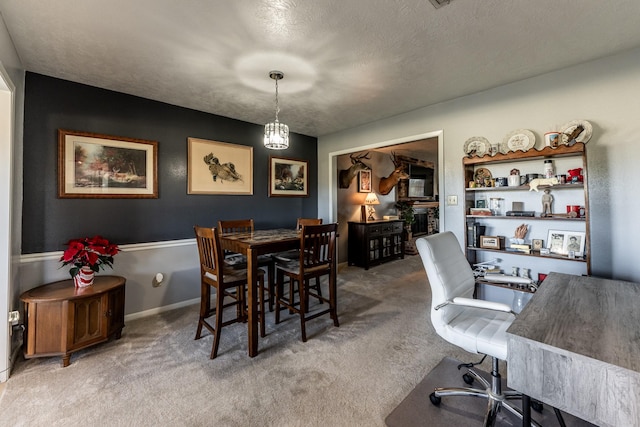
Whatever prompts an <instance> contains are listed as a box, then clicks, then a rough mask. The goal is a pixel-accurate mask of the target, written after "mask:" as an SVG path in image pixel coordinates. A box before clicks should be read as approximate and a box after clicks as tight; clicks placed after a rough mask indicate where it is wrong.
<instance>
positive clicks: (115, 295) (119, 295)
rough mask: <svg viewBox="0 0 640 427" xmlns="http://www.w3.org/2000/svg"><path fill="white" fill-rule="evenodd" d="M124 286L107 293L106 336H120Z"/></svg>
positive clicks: (122, 321)
mask: <svg viewBox="0 0 640 427" xmlns="http://www.w3.org/2000/svg"><path fill="white" fill-rule="evenodd" d="M124 295H125V292H124V286H120V287H118V288H116V289H113V290H112V291H110V292H109V302H108V305H109V306H108V309H107V336H110V335H111V334H113V333H117V334H118V335H119V334H120V330H121V329H122V328H123V327H124Z"/></svg>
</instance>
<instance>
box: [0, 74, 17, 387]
mask: <svg viewBox="0 0 640 427" xmlns="http://www.w3.org/2000/svg"><path fill="white" fill-rule="evenodd" d="M14 126H15V86H14V84H13V82H12V81H11V79H10V78H9V75H8V73H7V72H6V70H5V68H4V66H3V65H2V63H0V159H2V160H0V319H4V321H2V322H1V323H4V324H3V325H1V326H0V383H2V382H6V381H7V380H8V379H9V373H10V371H11V328H12V325H11V324H10V323H9V321H8V316H9V311H10V310H11V306H12V304H13V291H12V286H11V278H12V263H11V258H12V257H11V253H12V245H13V243H12V242H13V237H14V235H13V230H12V228H13V227H12V226H11V225H12V210H13V203H12V201H13V193H12V192H13V182H14V181H13V161H14V155H15V154H14V149H13V147H14V141H13V138H14V135H15V132H14ZM5 322H6V323H5Z"/></svg>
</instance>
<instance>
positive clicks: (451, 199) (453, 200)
mask: <svg viewBox="0 0 640 427" xmlns="http://www.w3.org/2000/svg"><path fill="white" fill-rule="evenodd" d="M457 205H458V196H447V206H457Z"/></svg>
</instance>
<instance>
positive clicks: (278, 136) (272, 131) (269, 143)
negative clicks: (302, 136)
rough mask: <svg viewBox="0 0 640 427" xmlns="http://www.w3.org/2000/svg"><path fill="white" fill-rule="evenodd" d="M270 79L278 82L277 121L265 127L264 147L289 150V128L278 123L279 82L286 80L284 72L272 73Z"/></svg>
mask: <svg viewBox="0 0 640 427" xmlns="http://www.w3.org/2000/svg"><path fill="white" fill-rule="evenodd" d="M269 77H271V78H272V79H273V80H275V81H276V120H275V121H274V122H271V123H267V124H266V125H264V146H265V147H267V148H269V149H271V150H284V149H285V148H289V126H287V125H285V124H284V123H280V122H279V121H278V113H279V112H280V107H279V106H278V80H281V79H282V78H284V73H283V72H282V71H270V72H269Z"/></svg>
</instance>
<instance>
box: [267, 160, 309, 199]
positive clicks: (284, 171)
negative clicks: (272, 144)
mask: <svg viewBox="0 0 640 427" xmlns="http://www.w3.org/2000/svg"><path fill="white" fill-rule="evenodd" d="M308 196H309V162H307V161H306V160H300V159H291V158H287V157H276V156H270V157H269V197H308Z"/></svg>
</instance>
